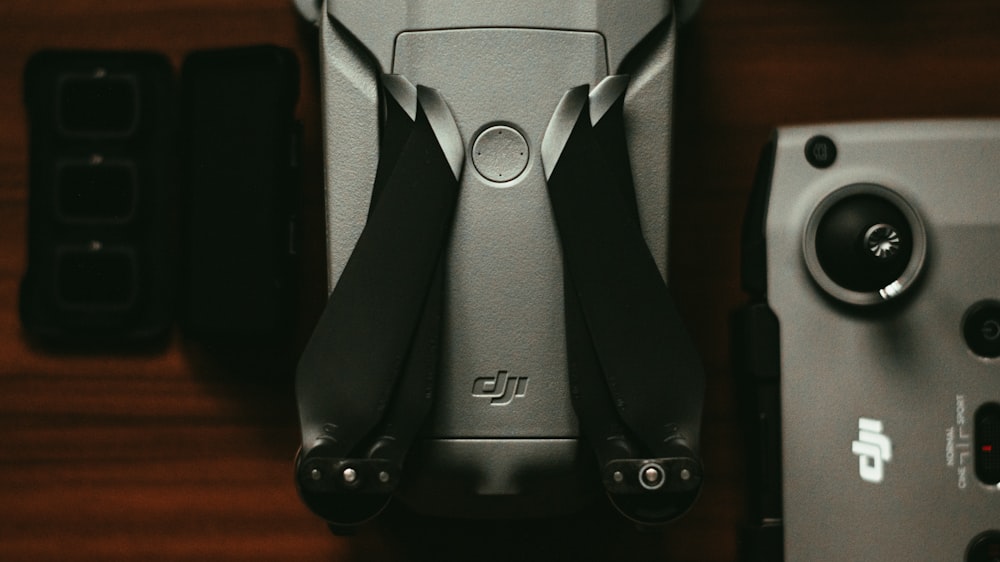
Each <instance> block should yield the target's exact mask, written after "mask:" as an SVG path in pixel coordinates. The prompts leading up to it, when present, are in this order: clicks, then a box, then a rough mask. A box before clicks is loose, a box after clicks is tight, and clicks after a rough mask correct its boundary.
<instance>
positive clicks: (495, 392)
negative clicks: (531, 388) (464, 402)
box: [472, 371, 528, 406]
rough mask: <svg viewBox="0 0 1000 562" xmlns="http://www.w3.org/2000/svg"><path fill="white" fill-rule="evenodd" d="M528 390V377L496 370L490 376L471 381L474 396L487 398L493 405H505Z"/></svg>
mask: <svg viewBox="0 0 1000 562" xmlns="http://www.w3.org/2000/svg"><path fill="white" fill-rule="evenodd" d="M527 391H528V377H512V376H510V374H508V373H507V371H498V372H497V374H496V375H494V376H491V377H479V378H477V379H476V380H475V381H473V382H472V396H473V397H474V398H489V399H490V404H491V405H493V406H506V405H507V404H510V403H511V402H513V401H514V399H515V398H520V397H522V396H524V394H525V393H526V392H527Z"/></svg>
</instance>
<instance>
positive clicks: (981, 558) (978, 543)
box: [965, 531, 1000, 562]
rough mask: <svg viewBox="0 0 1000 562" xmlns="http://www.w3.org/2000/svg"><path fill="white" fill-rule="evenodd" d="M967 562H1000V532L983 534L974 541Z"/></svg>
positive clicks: (966, 558) (967, 555)
mask: <svg viewBox="0 0 1000 562" xmlns="http://www.w3.org/2000/svg"><path fill="white" fill-rule="evenodd" d="M965 560H966V562H1000V531H990V532H988V533H983V534H981V535H979V536H978V537H976V538H975V539H973V540H972V544H971V545H970V546H969V552H968V553H967V554H966V555H965Z"/></svg>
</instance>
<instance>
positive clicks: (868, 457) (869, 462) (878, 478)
mask: <svg viewBox="0 0 1000 562" xmlns="http://www.w3.org/2000/svg"><path fill="white" fill-rule="evenodd" d="M883 429H884V428H883V426H882V422H881V421H879V420H872V419H868V418H859V419H858V440H857V441H855V442H854V443H852V446H851V451H852V452H853V453H854V454H855V455H858V472H859V473H860V474H861V479H862V480H864V481H865V482H871V483H873V484H878V483H880V482H882V480H883V479H885V463H887V462H889V461H891V460H892V441H891V440H890V439H889V438H888V437H887V436H886V435H883V434H882V431H883Z"/></svg>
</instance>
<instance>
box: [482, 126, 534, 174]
mask: <svg viewBox="0 0 1000 562" xmlns="http://www.w3.org/2000/svg"><path fill="white" fill-rule="evenodd" d="M472 164H473V165H474V166H475V167H476V171H477V172H479V174H480V175H482V176H483V177H484V178H486V179H488V180H490V181H492V182H496V183H505V182H509V181H511V180H513V179H515V178H517V177H518V176H520V175H521V174H522V173H524V170H525V169H526V168H527V167H528V141H526V140H524V136H523V135H521V133H519V132H518V131H517V129H514V128H512V127H508V126H507V125H493V126H492V127H487V128H486V129H485V130H483V132H482V133H479V136H478V137H477V138H476V142H474V143H473V144H472Z"/></svg>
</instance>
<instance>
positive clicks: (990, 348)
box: [962, 301, 1000, 359]
mask: <svg viewBox="0 0 1000 562" xmlns="http://www.w3.org/2000/svg"><path fill="white" fill-rule="evenodd" d="M962 335H964V336H965V343H966V344H968V346H969V349H971V350H972V352H973V353H975V354H976V355H978V356H980V357H987V358H991V359H992V358H995V357H1000V302H997V301H984V302H980V303H976V304H974V305H972V307H971V308H969V311H968V312H966V313H965V319H964V320H963V321H962Z"/></svg>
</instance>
